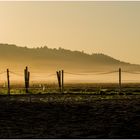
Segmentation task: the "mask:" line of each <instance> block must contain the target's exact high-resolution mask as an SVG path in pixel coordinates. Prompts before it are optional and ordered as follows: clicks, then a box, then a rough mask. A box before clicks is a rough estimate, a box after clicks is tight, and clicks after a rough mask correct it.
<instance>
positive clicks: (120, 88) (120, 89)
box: [119, 68, 122, 93]
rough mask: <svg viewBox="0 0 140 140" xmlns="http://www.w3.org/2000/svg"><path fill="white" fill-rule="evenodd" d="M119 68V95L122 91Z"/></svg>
mask: <svg viewBox="0 0 140 140" xmlns="http://www.w3.org/2000/svg"><path fill="white" fill-rule="evenodd" d="M121 84H122V83H121V68H119V93H121V91H122V85H121Z"/></svg>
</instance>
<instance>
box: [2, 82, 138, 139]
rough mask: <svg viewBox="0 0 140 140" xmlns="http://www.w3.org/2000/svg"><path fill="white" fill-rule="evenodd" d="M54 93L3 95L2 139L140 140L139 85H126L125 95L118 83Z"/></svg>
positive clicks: (84, 86) (56, 89)
mask: <svg viewBox="0 0 140 140" xmlns="http://www.w3.org/2000/svg"><path fill="white" fill-rule="evenodd" d="M123 86H124V85H123ZM16 88H17V87H16ZM49 88H50V89H49V90H52V89H51V88H52V87H49ZM85 89H86V91H85ZM16 90H17V89H16ZM53 90H54V91H52V92H49V91H44V92H42V91H41V90H40V91H37V90H35V89H32V90H30V92H31V93H29V94H25V92H23V91H24V90H23V89H22V90H21V93H18V92H17V94H15V93H14V90H13V93H12V94H11V96H7V95H6V93H4V94H1V95H0V113H1V114H0V138H126V139H128V138H131V139H134V138H140V92H139V85H138V84H137V85H129V86H128V85H125V86H124V88H123V93H124V94H123V95H119V94H118V89H117V88H116V85H115V84H110V85H109V84H103V85H102V86H101V84H99V86H97V85H96V86H95V85H92V84H83V85H82V84H79V85H72V84H69V85H66V86H65V93H64V94H61V93H59V91H58V88H57V87H56V88H55V89H53ZM5 92H6V91H5ZM34 92H35V93H34ZM45 93H46V94H45ZM111 93H114V94H111ZM128 93H129V94H128ZM130 93H131V94H130Z"/></svg>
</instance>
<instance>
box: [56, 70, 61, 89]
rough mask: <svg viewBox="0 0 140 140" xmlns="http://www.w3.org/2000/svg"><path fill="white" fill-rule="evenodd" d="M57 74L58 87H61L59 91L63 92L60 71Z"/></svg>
mask: <svg viewBox="0 0 140 140" xmlns="http://www.w3.org/2000/svg"><path fill="white" fill-rule="evenodd" d="M56 74H57V80H58V86H59V91H60V92H61V81H60V71H59V72H58V71H56Z"/></svg>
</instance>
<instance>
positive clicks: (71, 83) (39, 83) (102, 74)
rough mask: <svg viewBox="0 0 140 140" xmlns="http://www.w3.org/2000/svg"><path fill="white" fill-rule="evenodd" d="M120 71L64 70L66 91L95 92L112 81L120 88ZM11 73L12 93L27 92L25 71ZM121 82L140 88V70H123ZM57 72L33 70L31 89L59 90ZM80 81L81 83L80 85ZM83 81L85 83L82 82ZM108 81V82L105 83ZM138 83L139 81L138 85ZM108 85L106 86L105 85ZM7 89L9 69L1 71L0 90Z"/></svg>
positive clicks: (4, 90)
mask: <svg viewBox="0 0 140 140" xmlns="http://www.w3.org/2000/svg"><path fill="white" fill-rule="evenodd" d="M118 73H119V71H118V70H112V71H94V72H70V71H64V83H65V91H67V92H70V91H76V92H79V91H83V92H88V91H89V92H91V91H92V92H94V91H95V90H97V89H100V88H102V87H103V84H101V83H104V87H105V88H109V85H107V83H112V85H111V84H110V85H111V86H110V87H113V88H115V87H116V89H118V83H119V76H118ZM9 75H10V90H11V93H25V92H26V87H25V77H24V76H25V75H24V73H23V72H19V71H18V72H16V71H11V70H9ZM121 75H122V79H121V82H122V83H121V84H123V83H126V84H127V83H133V84H132V85H134V86H135V87H137V88H139V83H140V71H134V70H128V71H126V70H124V71H123V70H121ZM57 80H58V79H57V74H56V72H54V73H47V72H32V71H31V75H30V87H29V90H30V91H32V92H34V93H47V92H48V93H51V92H53V93H54V92H59V88H60V87H59V86H58V81H57ZM78 83H79V85H78ZM82 83H83V84H82ZM105 83H106V84H105ZM113 83H114V84H113ZM136 83H138V84H137V85H136ZM105 85H106V86H105ZM6 91H7V71H1V72H0V92H1V93H2V92H4V93H5V92H6Z"/></svg>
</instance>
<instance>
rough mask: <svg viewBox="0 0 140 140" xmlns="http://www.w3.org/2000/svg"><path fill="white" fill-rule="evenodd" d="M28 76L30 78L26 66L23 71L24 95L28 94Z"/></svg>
mask: <svg viewBox="0 0 140 140" xmlns="http://www.w3.org/2000/svg"><path fill="white" fill-rule="evenodd" d="M29 76H30V72H28V67H27V66H26V68H25V70H24V77H25V89H26V93H28V92H29V91H28V88H29Z"/></svg>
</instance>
